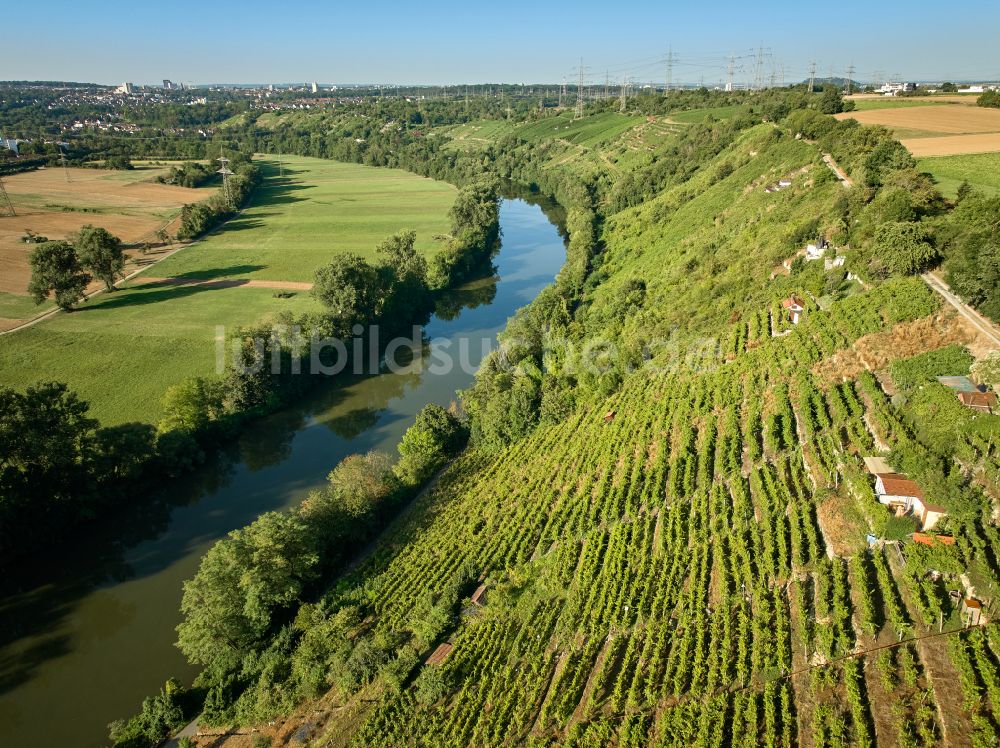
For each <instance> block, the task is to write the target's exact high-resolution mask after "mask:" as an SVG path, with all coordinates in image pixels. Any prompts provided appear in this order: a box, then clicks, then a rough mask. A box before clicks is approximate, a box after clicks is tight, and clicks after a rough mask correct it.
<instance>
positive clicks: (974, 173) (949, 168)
mask: <svg viewBox="0 0 1000 748" xmlns="http://www.w3.org/2000/svg"><path fill="white" fill-rule="evenodd" d="M917 168H918V169H919V170H920V171H925V172H928V173H929V174H931V175H933V176H934V178H935V179H936V180H937V183H938V189H940V190H941V192H942V194H944V195H945V196H946V197H955V196H956V195H957V194H958V187H959V185H960V184H962V182H963V181H965V182H968V183H969V184H970V185H971V186H972V187H974V188H975V189H977V190H980V191H981V192H985V193H987V194H991V195H996V194H1000V153H977V154H971V155H964V156H938V157H934V158H922V159H920V160H919V161H918V162H917Z"/></svg>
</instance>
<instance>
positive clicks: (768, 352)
mask: <svg viewBox="0 0 1000 748" xmlns="http://www.w3.org/2000/svg"><path fill="white" fill-rule="evenodd" d="M878 310H889V311H887V312H886V313H884V314H883V313H880V312H878ZM937 311H938V310H937V303H936V301H935V299H934V298H933V297H932V296H931V294H930V292H929V291H927V290H926V289H925V288H924V287H923V286H922V284H921V283H920V282H919V281H916V280H906V281H897V282H892V283H889V284H886V285H883V286H881V287H879V288H877V289H874V290H872V291H869V292H867V293H865V294H861V295H858V296H854V297H851V298H850V299H847V300H845V301H843V302H839V303H837V304H835V305H834V306H833V307H832V308H831V309H830V311H829V312H825V313H820V312H817V313H814V314H811V315H810V316H808V318H807V321H806V322H805V323H803V324H802V325H800V326H798V327H797V328H796V329H795V330H794V332H793V333H792V334H791V335H788V336H785V337H782V338H774V339H772V338H769V337H767V336H766V335H764V334H763V333H762V329H761V328H762V325H761V324H760V323H759V321H753V322H750V323H743V324H738V325H735V326H734V329H733V330H732V331H731V335H730V336H729V337H728V340H729V341H730V343H729V344H728V345H730V346H731V348H730V350H728V351H727V350H721V351H720V356H719V358H718V359H717V361H716V365H715V366H713V367H709V370H707V371H701V372H696V373H692V372H688V371H685V370H683V369H681V370H677V371H671V372H665V373H658V374H656V375H652V376H651V375H649V374H648V373H646V372H641V373H640V374H639V375H636V376H635V377H633V378H632V379H630V380H629V381H628V382H627V383H626V386H625V387H624V388H623V389H622V391H621V392H620V393H619V394H617V395H616V396H614V397H613V398H612V399H610V400H609V401H607V402H606V403H601V404H600V405H599V407H597V406H595V407H593V408H589V409H583V410H581V411H580V412H578V413H577V414H576V415H575V417H573V418H572V419H571V420H570V421H568V422H566V423H563V424H560V425H558V426H554V427H550V428H542V429H539V430H538V431H537V432H536V433H535V434H534V435H533V436H532V437H530V438H529V439H526V440H524V441H522V442H520V443H518V444H516V445H514V446H513V447H511V448H510V449H508V450H507V451H505V452H503V453H502V454H500V455H497V456H495V457H489V458H486V457H484V456H483V455H480V454H475V453H473V454H470V455H468V456H466V457H464V458H462V460H461V461H460V463H459V464H457V465H456V466H454V468H453V469H451V470H450V471H449V472H448V473H447V474H446V475H445V476H444V479H443V480H442V481H441V483H440V484H439V485H438V487H437V489H436V490H435V491H434V492H433V493H432V494H430V495H429V496H427V497H425V498H424V499H422V503H421V505H420V506H419V507H418V510H417V511H416V512H415V513H414V515H413V519H412V520H410V521H409V522H407V523H405V524H404V525H402V526H401V527H400V528H398V530H397V531H396V532H395V533H393V534H392V535H390V536H389V537H388V538H387V540H386V542H385V543H384V544H383V545H382V546H381V547H380V549H379V551H378V552H377V553H376V555H375V556H374V557H373V558H372V559H371V560H370V561H369V562H368V564H367V565H366V566H363V567H362V568H361V569H359V570H357V571H356V572H355V574H354V575H353V577H351V578H350V579H349V580H348V581H347V583H345V584H344V585H342V586H341V587H340V588H339V590H338V596H339V595H344V594H346V595H347V596H348V597H352V596H356V597H358V598H360V599H363V600H365V601H366V602H367V603H368V604H369V605H370V609H371V613H372V616H371V620H372V625H374V626H375V627H376V628H377V630H378V632H380V634H381V635H384V636H385V637H388V638H392V637H399V636H400V635H401V633H402V632H405V631H407V630H408V628H409V626H410V621H411V619H412V616H413V611H414V608H416V607H418V606H419V601H420V600H422V599H424V598H426V597H427V596H428V595H430V596H432V597H433V596H435V595H440V594H442V591H443V590H445V589H447V588H448V587H449V586H450V585H451V584H453V581H454V580H455V579H457V578H461V577H462V576H463V575H468V572H469V570H470V569H471V570H472V572H473V574H474V575H475V576H477V577H479V578H481V579H483V580H485V581H486V584H487V587H488V593H487V602H486V605H485V606H484V607H483V608H482V609H471V610H467V611H466V612H465V613H464V614H463V615H462V616H461V617H460V622H459V623H458V624H457V625H456V626H455V627H454V629H453V630H451V631H448V632H446V633H445V634H444V635H443V638H442V640H445V639H447V640H450V642H451V643H452V644H453V650H452V651H451V654H450V655H449V656H448V657H447V659H445V660H444V662H443V663H442V664H440V665H425V666H423V670H424V671H425V672H424V673H421V675H420V676H419V677H418V678H417V681H418V684H419V683H420V682H421V681H422V680H427V679H429V678H430V677H431V675H430V674H429V672H430V671H434V673H433V677H434V678H436V679H437V682H438V684H439V685H438V689H437V691H436V693H435V692H434V691H431V693H432V694H433V698H429V697H427V696H426V692H427V689H420V688H418V689H416V690H414V689H402V690H397V691H396V692H385V693H380V695H379V696H378V698H376V699H374V700H373V702H372V704H371V705H370V709H369V710H368V712H367V717H366V721H365V722H364V724H363V726H362V727H361V729H360V730H359V731H358V732H357V733H356V735H355V736H354V739H353V744H355V745H365V746H374V745H384V746H396V745H435V746H450V745H454V746H463V745H501V744H510V743H524V744H529V745H548V744H551V743H560V744H564V745H574V746H604V745H620V746H646V745H679V746H680V745H684V746H687V745H699V746H702V745H704V746H709V745H712V746H717V745H718V746H721V745H745V746H756V745H768V746H791V745H799V744H803V745H816V746H823V745H862V746H864V745H874V744H875V743H876V742H878V743H885V744H899V745H908V746H909V745H914V746H923V745H936V744H939V743H940V742H941V741H942V740H943V739H945V738H946V737H948V738H949V739H958V740H957V742H956V743H954V744H965V741H966V740H968V741H970V742H971V743H972V744H976V745H990V744H992V742H991V741H992V740H993V739H994V736H995V734H996V731H997V725H998V723H997V719H998V718H1000V711H997V710H998V709H1000V681H998V675H997V666H996V663H997V657H998V655H1000V637H998V635H997V634H996V630H995V629H994V628H993V627H989V628H987V629H986V630H974V631H968V632H965V633H960V634H952V635H948V636H945V635H942V636H940V637H934V636H933V635H934V634H937V633H938V630H939V627H938V620H939V617H938V614H939V613H940V614H941V615H942V616H943V626H942V631H951V630H956V629H960V628H961V623H960V622H959V621H958V619H957V617H956V616H955V614H954V610H953V609H952V606H951V605H950V603H949V597H948V595H947V591H946V590H945V588H944V585H940V584H938V585H936V584H935V583H933V582H930V581H928V580H927V579H926V578H925V575H924V574H923V571H926V569H928V568H931V567H930V566H929V563H930V561H929V559H928V558H927V557H926V555H924V554H921V552H920V551H919V550H918V549H917V547H916V546H914V545H913V544H911V543H906V544H905V545H904V547H903V550H902V552H900V550H899V548H898V546H897V545H896V544H887V545H884V546H883V545H881V544H879V545H877V546H875V547H873V548H871V549H869V548H867V546H866V545H865V544H864V543H863V542H861V543H860V544H858V550H857V552H856V553H854V554H853V555H852V556H851V557H850V558H845V557H840V556H838V555H835V554H834V553H833V552H832V549H831V546H830V544H829V542H828V540H827V538H826V537H825V531H824V527H823V526H822V525H821V523H820V521H819V510H820V507H821V506H822V505H823V504H824V502H826V501H829V500H830V499H831V498H832V497H834V496H836V495H837V494H841V495H843V496H844V497H846V499H847V501H848V503H850V504H852V510H853V512H854V514H856V515H859V516H862V517H865V518H866V519H867V522H861V523H859V525H858V527H857V528H856V530H855V532H856V534H857V535H858V538H857V539H859V540H863V537H862V536H863V534H864V532H865V527H867V526H872V527H878V526H879V523H882V524H884V523H885V519H886V518H885V517H882V516H881V515H880V514H879V512H880V511H881V512H885V510H884V507H882V506H881V505H879V504H878V503H877V502H876V501H875V499H874V498H873V496H872V493H871V489H870V486H869V484H868V483H867V481H866V476H865V474H864V466H863V464H862V462H861V456H862V455H865V454H869V453H872V452H873V450H875V443H876V442H887V443H889V444H890V445H892V446H893V447H894V448H899V447H904V446H909V447H911V448H913V449H920V448H921V445H920V442H919V440H918V439H917V436H916V435H915V434H916V433H917V432H918V431H919V423H917V424H916V425H915V424H914V423H913V422H911V421H910V420H909V419H910V417H911V416H912V414H911V413H909V412H908V411H907V410H906V409H905V408H904V409H903V410H902V411H901V410H900V409H898V408H897V407H896V406H894V405H893V404H892V402H890V400H889V398H888V397H887V396H886V394H885V392H883V390H882V388H881V386H880V384H879V383H878V381H877V380H876V379H875V378H874V377H873V376H871V374H869V373H867V372H865V373H864V374H863V375H861V376H860V377H858V379H856V380H854V381H846V382H840V383H837V384H832V385H830V384H824V383H823V382H822V381H821V380H820V379H818V378H816V377H815V376H814V375H812V374H811V373H810V369H811V367H813V366H814V365H815V364H816V363H817V362H819V361H821V360H822V359H823V358H825V357H827V356H829V355H830V354H832V353H834V352H835V351H837V350H838V349H840V348H842V347H844V346H847V345H849V344H850V343H852V342H853V341H854V340H856V339H857V338H859V337H861V336H862V335H865V334H869V333H872V332H875V331H877V330H879V329H881V328H883V327H884V326H886V325H892V324H894V323H898V322H903V321H906V320H910V319H915V318H919V317H925V316H927V315H930V314H935V313H937ZM728 353H735V354H736V355H735V356H731V355H727V354H728ZM727 359H728V360H727ZM761 392H764V393H767V394H766V396H765V397H764V398H761V397H760V396H759V394H757V393H761ZM608 410H611V411H614V413H615V416H614V417H613V419H611V420H606V419H605V418H603V417H602V415H603V414H604V413H605V411H608ZM956 449H960V450H961V451H962V452H963V454H964V456H965V458H966V459H969V460H974V459H980V460H982V459H993V458H992V457H990V456H989V454H988V453H987V452H988V448H987V447H986V446H985V445H984V444H983V443H982V442H981V441H977V440H976V439H975V438H974V437H971V436H968V437H966V438H965V439H964V441H963V442H962V443H961V444H956ZM994 465H995V463H994ZM930 478H931V476H928V480H930ZM943 500H945V501H946V502H948V503H949V508H950V509H952V510H953V511H954V518H952V519H950V520H949V523H950V524H949V527H948V529H949V530H950V531H951V532H953V533H954V535H955V536H956V537H957V539H958V543H957V544H956V546H955V547H954V548H952V549H948V552H947V553H946V554H943V555H944V556H945V557H942V558H940V559H935V566H936V568H943V569H948V568H952V567H954V568H955V569H962V570H967V571H969V573H973V574H976V575H978V576H979V577H985V578H990V579H995V578H996V575H997V573H998V569H997V566H996V564H997V558H998V557H1000V534H998V533H997V530H996V528H995V527H994V526H993V525H992V524H989V523H986V522H984V521H983V520H984V517H985V516H986V515H987V513H988V511H987V508H988V502H987V501H986V499H985V497H984V496H983V495H982V494H969V493H968V492H967V493H966V494H965V495H961V496H959V495H958V494H957V493H954V494H952V496H951V497H949V498H947V499H944V498H943ZM952 502H954V503H952ZM959 502H965V503H964V504H963V505H961V506H960V505H959ZM935 552H936V553H938V554H939V555H941V553H942V552H941V551H935ZM904 558H905V562H904V561H903V559H904ZM351 588H353V590H352V591H351V592H347V590H348V589H351ZM469 591H471V590H469ZM928 636H930V637H931V639H927V640H925V639H924V638H923V637H928ZM932 639H933V643H931V641H932ZM928 648H932V649H934V651H938V650H944V651H946V654H947V657H946V659H945V660H944V661H943V663H942V661H940V660H938V659H935V660H933V665H929V664H928V662H926V661H925V656H924V655H923V654H922V652H923V650H925V649H928ZM952 671H954V673H957V679H958V681H959V682H960V684H961V696H960V698H961V699H962V703H961V705H960V711H959V713H957V714H956V713H952V712H950V711H945V712H944V719H942V710H941V708H940V703H939V701H938V694H937V689H938V685H937V684H938V682H939V679H941V682H944V679H947V678H949V676H950V675H952ZM945 685H951V684H948V683H945ZM966 714H968V715H970V716H965V715H966Z"/></svg>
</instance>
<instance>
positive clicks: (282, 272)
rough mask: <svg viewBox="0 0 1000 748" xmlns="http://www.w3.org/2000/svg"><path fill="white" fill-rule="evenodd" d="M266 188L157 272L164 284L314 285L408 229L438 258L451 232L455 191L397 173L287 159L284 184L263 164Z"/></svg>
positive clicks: (271, 165) (269, 161)
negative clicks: (335, 260) (178, 280)
mask: <svg viewBox="0 0 1000 748" xmlns="http://www.w3.org/2000/svg"><path fill="white" fill-rule="evenodd" d="M259 163H260V164H261V165H262V166H263V168H264V175H265V182H264V185H263V186H262V187H261V188H260V189H259V190H258V191H257V194H256V195H255V197H254V200H253V204H252V205H251V206H249V207H248V208H247V209H246V210H244V211H242V212H241V213H240V215H239V216H238V217H236V218H235V219H233V220H231V221H229V222H228V223H226V224H225V225H224V226H223V227H222V228H221V229H219V230H218V231H216V232H215V233H213V234H212V236H211V237H210V238H209V239H208V240H206V241H203V242H198V243H196V244H195V245H193V246H192V247H191V248H189V249H187V250H185V251H184V252H180V253H178V254H175V255H173V256H171V257H170V258H168V259H167V260H165V261H164V262H162V263H160V264H158V265H157V266H156V270H155V274H156V275H157V276H159V277H177V276H184V277H186V278H213V279H221V278H244V279H252V280H276V281H296V282H311V281H312V277H313V272H314V271H315V270H316V268H317V267H319V266H320V265H322V264H324V263H325V262H326V261H327V260H328V259H329V258H330V257H331V256H333V255H334V254H337V253H340V252H354V253H356V254H360V255H362V256H363V257H367V258H368V259H372V258H373V257H374V251H375V246H376V245H377V244H378V243H379V242H380V241H381V240H382V239H384V238H385V237H386V236H388V235H389V234H392V233H394V232H396V231H398V230H400V229H401V228H409V229H413V230H414V231H416V232H417V242H416V247H417V250H419V251H420V252H422V253H423V254H425V255H426V256H428V257H429V256H432V255H433V254H435V253H436V251H437V250H438V248H439V247H441V246H442V244H443V242H442V237H445V236H446V235H447V234H448V232H449V231H450V228H449V222H448V217H447V213H448V209H449V208H450V207H451V204H452V202H454V199H455V188H454V187H452V186H451V185H449V184H446V183H444V182H436V181H434V180H433V179H427V178H424V177H418V176H414V175H413V174H410V173H408V172H405V171H401V170H397V169H375V168H372V167H369V166H360V165H357V164H345V163H341V162H338V161H327V160H323V159H315V158H308V157H304V156H285V157H283V158H282V169H283V172H284V177H283V178H279V177H278V164H277V161H276V160H275V159H274V158H273V157H268V158H263V159H260V160H259Z"/></svg>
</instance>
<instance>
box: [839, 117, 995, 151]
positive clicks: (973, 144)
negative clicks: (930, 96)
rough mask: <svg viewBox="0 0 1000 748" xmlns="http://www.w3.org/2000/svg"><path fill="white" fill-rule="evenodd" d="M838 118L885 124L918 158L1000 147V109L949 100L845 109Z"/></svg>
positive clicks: (867, 123)
mask: <svg viewBox="0 0 1000 748" xmlns="http://www.w3.org/2000/svg"><path fill="white" fill-rule="evenodd" d="M835 116H836V117H837V119H854V120H857V121H858V122H860V123H862V124H865V125H884V126H886V127H888V128H890V129H891V130H892V131H893V132H894V133H895V135H896V137H897V138H899V139H900V141H901V142H902V143H903V145H905V146H906V147H907V149H909V151H910V152H911V153H912V154H913V155H914V156H917V157H918V158H920V157H924V156H950V155H959V154H965V153H988V152H994V151H1000V110H998V109H986V108H981V107H972V106H961V105H955V104H946V105H943V106H918V107H904V108H895V109H875V110H869V111H860V112H845V113H843V114H838V115H835Z"/></svg>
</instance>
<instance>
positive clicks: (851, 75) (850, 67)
mask: <svg viewBox="0 0 1000 748" xmlns="http://www.w3.org/2000/svg"><path fill="white" fill-rule="evenodd" d="M853 78H854V63H853V62H852V63H851V64H850V65H848V66H847V95H848V96H850V95H851V81H852V79H853Z"/></svg>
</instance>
